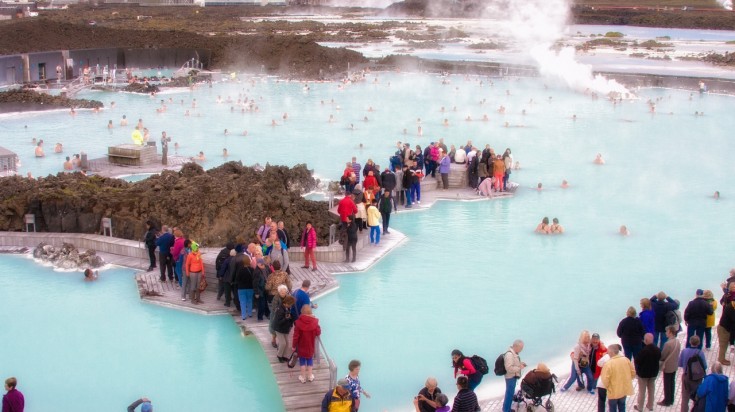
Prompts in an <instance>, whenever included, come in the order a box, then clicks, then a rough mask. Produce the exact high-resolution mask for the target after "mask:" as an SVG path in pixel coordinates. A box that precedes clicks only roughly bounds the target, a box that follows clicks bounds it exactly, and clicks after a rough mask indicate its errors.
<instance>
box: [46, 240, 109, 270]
mask: <svg viewBox="0 0 735 412" xmlns="http://www.w3.org/2000/svg"><path fill="white" fill-rule="evenodd" d="M33 257H34V258H36V259H40V260H43V261H45V262H51V263H53V264H54V266H55V267H57V268H61V269H87V268H91V269H94V268H98V267H101V266H104V265H105V261H104V260H103V259H102V258H101V257H99V256H97V252H95V251H94V250H91V249H88V250H87V251H85V252H83V253H79V250H78V249H77V248H76V246H74V245H73V244H71V243H64V244H63V246H61V247H60V248H56V247H53V246H51V245H49V244H46V243H44V242H41V243H39V244H38V246H36V249H34V250H33Z"/></svg>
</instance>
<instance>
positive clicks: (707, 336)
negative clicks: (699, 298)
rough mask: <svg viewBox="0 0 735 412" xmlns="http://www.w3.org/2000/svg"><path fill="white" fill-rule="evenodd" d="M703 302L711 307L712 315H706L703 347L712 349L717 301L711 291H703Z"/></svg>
mask: <svg viewBox="0 0 735 412" xmlns="http://www.w3.org/2000/svg"><path fill="white" fill-rule="evenodd" d="M703 297H704V300H706V301H707V302H709V304H710V305H712V314H711V315H707V323H706V324H705V325H704V347H705V348H707V349H710V348H712V328H713V327H714V326H715V311H716V310H717V301H716V300H715V297H714V295H713V294H712V291H711V290H705V291H704V295H703Z"/></svg>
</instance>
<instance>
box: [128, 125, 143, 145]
mask: <svg viewBox="0 0 735 412" xmlns="http://www.w3.org/2000/svg"><path fill="white" fill-rule="evenodd" d="M130 137H132V139H133V144H135V145H138V146H143V135H142V134H141V133H140V129H139V128H138V126H135V130H133V134H132V135H131V136H130Z"/></svg>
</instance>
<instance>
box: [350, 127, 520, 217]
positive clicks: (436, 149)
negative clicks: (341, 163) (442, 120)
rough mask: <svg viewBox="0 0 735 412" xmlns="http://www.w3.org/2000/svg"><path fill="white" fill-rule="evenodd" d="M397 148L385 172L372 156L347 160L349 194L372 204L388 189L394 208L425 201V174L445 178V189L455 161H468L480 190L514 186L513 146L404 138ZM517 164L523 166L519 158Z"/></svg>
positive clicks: (473, 181)
mask: <svg viewBox="0 0 735 412" xmlns="http://www.w3.org/2000/svg"><path fill="white" fill-rule="evenodd" d="M396 149H397V150H396V151H395V154H394V155H393V156H391V157H390V159H389V160H388V166H387V167H385V168H383V169H382V172H381V166H380V165H378V164H376V163H375V162H373V160H372V159H368V160H367V163H366V164H365V166H362V165H361V164H360V163H359V162H358V161H357V158H356V157H353V158H352V161H351V162H347V163H346V164H345V168H344V170H343V172H342V176H341V177H340V186H341V187H342V188H343V189H344V192H345V194H347V195H349V194H351V193H354V194H355V196H357V198H358V200H361V201H362V202H365V204H366V205H367V206H369V205H370V204H372V202H373V200H374V199H376V198H378V199H379V198H380V196H381V195H382V194H383V193H385V192H388V193H389V195H388V197H390V198H391V199H392V200H393V203H394V205H393V207H394V209H393V210H397V205H398V204H400V205H401V206H404V207H405V208H411V207H412V205H413V204H421V181H422V180H424V179H425V178H428V177H431V178H435V179H437V180H438V179H441V180H440V182H441V187H442V189H444V190H446V189H448V188H449V173H450V171H451V165H452V163H454V164H461V165H465V168H466V170H467V187H470V188H472V189H474V190H475V191H476V192H477V193H478V194H481V195H484V196H491V195H492V193H493V192H504V191H508V190H510V189H511V187H509V183H508V179H509V178H510V174H511V171H512V169H513V167H514V166H513V155H512V154H511V150H510V149H505V152H503V154H502V155H500V154H497V155H496V153H495V151H494V149H493V148H491V147H490V145H489V144H488V145H485V148H484V149H482V150H480V149H478V148H477V147H475V146H474V145H473V144H472V141H471V140H469V141H467V144H465V145H460V147H459V148H458V149H457V148H455V146H454V145H451V148H447V145H446V144H444V139H443V138H442V139H439V141H437V142H430V143H429V145H427V146H426V148H424V149H423V150H422V149H421V146H420V145H416V146H415V148H413V149H412V148H411V145H410V144H409V143H403V142H400V141H399V142H397V143H396ZM515 168H516V169H518V168H519V166H518V164H517V162H516V166H515ZM358 192H359V193H358ZM358 203H360V202H358Z"/></svg>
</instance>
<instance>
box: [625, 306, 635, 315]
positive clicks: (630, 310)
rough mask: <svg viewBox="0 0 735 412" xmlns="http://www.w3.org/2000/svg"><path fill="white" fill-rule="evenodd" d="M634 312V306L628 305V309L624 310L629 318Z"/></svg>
mask: <svg viewBox="0 0 735 412" xmlns="http://www.w3.org/2000/svg"><path fill="white" fill-rule="evenodd" d="M636 313H637V312H636V311H635V308H634V307H632V306H630V307H628V310H627V311H626V312H625V314H626V315H628V317H629V318H634V317H635V315H636Z"/></svg>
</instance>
